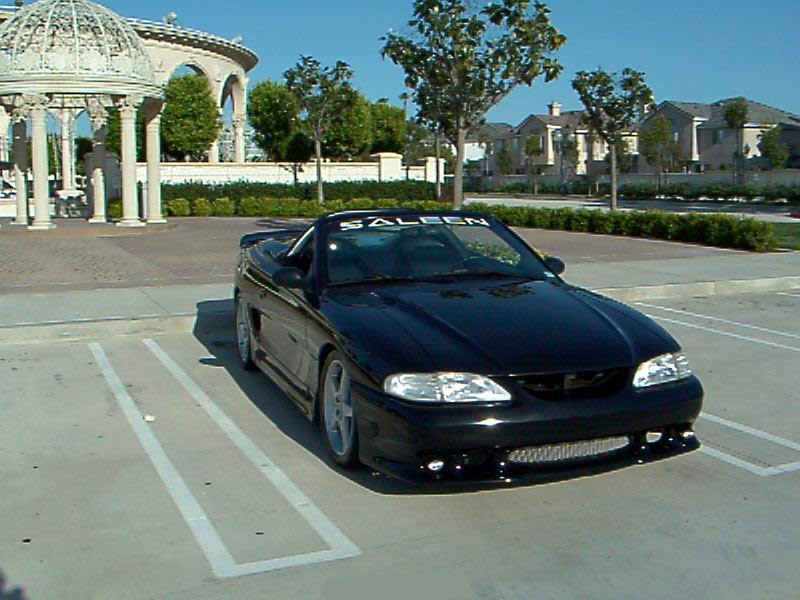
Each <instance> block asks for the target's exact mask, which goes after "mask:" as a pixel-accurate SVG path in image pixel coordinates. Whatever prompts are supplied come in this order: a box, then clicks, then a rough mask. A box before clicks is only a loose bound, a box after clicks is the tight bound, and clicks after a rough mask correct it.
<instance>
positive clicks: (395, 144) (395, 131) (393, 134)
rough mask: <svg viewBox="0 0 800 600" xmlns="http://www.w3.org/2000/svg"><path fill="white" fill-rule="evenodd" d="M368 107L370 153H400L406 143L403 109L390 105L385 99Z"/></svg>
mask: <svg viewBox="0 0 800 600" xmlns="http://www.w3.org/2000/svg"><path fill="white" fill-rule="evenodd" d="M369 108H370V116H371V121H372V148H370V153H373V154H374V153H376V152H397V153H402V152H403V145H404V144H405V143H406V129H407V127H406V116H405V111H404V110H403V109H402V108H400V107H398V106H392V105H391V104H389V103H388V102H387V101H386V100H379V101H378V102H375V103H373V104H371V105H370V107H369Z"/></svg>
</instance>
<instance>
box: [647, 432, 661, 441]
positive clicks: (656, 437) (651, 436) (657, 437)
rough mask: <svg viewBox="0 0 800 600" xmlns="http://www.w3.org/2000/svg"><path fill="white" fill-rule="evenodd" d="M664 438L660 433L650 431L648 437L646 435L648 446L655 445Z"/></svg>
mask: <svg viewBox="0 0 800 600" xmlns="http://www.w3.org/2000/svg"><path fill="white" fill-rule="evenodd" d="M663 436H664V434H662V433H661V432H660V431H648V432H647V435H645V439H646V440H647V443H648V444H655V443H656V442H658V441H660V440H661V438H662V437H663Z"/></svg>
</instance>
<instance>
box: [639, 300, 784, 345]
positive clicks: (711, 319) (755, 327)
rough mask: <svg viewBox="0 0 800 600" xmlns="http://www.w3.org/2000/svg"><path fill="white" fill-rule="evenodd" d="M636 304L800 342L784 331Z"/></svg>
mask: <svg viewBox="0 0 800 600" xmlns="http://www.w3.org/2000/svg"><path fill="white" fill-rule="evenodd" d="M635 304H637V305H639V306H644V307H646V308H655V309H656V310H663V311H664V312H670V313H676V314H681V315H688V316H690V317H697V318H699V319H706V320H708V321H717V322H718V323H726V324H728V325H735V326H736V327H744V328H746V329H752V330H754V331H762V332H764V333H770V334H772V335H781V336H784V337H788V338H794V339H796V340H800V335H796V334H793V333H786V332H783V331H776V330H774V329H767V328H766V327H757V326H756V325H748V324H747V323H740V322H739V321H729V320H728V319H720V318H718V317H711V316H709V315H701V314H699V313H693V312H689V311H688V310H678V309H675V308H667V307H666V306H656V305H655V304H646V303H644V302H636V303H635Z"/></svg>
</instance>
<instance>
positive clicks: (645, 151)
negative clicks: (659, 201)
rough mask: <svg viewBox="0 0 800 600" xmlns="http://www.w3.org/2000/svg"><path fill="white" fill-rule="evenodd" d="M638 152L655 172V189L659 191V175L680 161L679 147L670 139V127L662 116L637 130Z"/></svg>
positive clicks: (660, 178)
mask: <svg viewBox="0 0 800 600" xmlns="http://www.w3.org/2000/svg"><path fill="white" fill-rule="evenodd" d="M639 152H641V153H642V156H644V158H645V160H646V161H647V162H648V163H649V164H651V165H653V168H654V169H655V171H656V187H657V188H658V189H659V190H660V189H661V183H662V181H661V180H662V177H661V175H662V174H663V173H664V172H666V171H667V170H669V169H671V168H673V167H674V166H675V165H676V164H677V163H679V162H680V161H681V158H682V152H681V148H680V145H679V144H677V143H676V142H675V141H674V140H673V138H672V125H671V124H670V122H669V120H667V119H666V118H665V117H664V116H662V115H658V116H657V117H654V118H653V119H652V120H651V121H650V123H649V125H648V126H647V127H643V128H641V129H640V130H639Z"/></svg>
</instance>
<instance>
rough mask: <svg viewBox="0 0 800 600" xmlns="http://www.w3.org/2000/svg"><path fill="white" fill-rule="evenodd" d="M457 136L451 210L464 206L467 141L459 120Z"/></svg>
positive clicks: (464, 129) (464, 130)
mask: <svg viewBox="0 0 800 600" xmlns="http://www.w3.org/2000/svg"><path fill="white" fill-rule="evenodd" d="M459 121H460V123H459V127H458V135H457V139H456V164H455V168H454V170H453V208H454V209H456V210H460V209H461V207H462V206H463V205H464V144H465V143H466V139H467V129H466V127H463V126H462V123H463V121H462V120H461V119H459Z"/></svg>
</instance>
